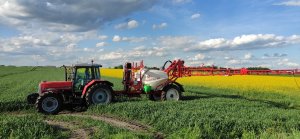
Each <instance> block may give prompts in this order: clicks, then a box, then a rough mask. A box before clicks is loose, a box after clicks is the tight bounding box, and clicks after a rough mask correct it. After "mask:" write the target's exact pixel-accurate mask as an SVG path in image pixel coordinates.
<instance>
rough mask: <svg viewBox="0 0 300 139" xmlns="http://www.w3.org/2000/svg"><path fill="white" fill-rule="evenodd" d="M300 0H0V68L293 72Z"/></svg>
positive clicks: (299, 33)
mask: <svg viewBox="0 0 300 139" xmlns="http://www.w3.org/2000/svg"><path fill="white" fill-rule="evenodd" d="M299 45H300V0H264V1H261V0H248V1H246V0H243V1H242V0H209V1H206V0H166V1H158V0H151V1H149V0H107V1H105V0H103V1H99V0H89V1H71V0H55V1H47V0H43V1H38V0H26V1H25V0H9V1H6V0H0V64H1V65H20V66H21V65H56V66H59V65H63V64H65V65H70V64H75V63H87V62H89V61H90V60H91V59H94V60H95V61H96V62H97V63H101V64H102V65H103V66H105V67H109V66H116V65H119V64H123V63H124V62H126V61H139V60H144V61H145V63H146V65H149V66H157V67H160V66H161V65H162V64H163V62H164V61H166V60H169V59H170V60H174V59H178V58H180V59H183V60H185V61H186V65H188V66H199V65H202V64H204V65H218V66H223V67H235V68H237V67H251V66H263V67H269V68H273V69H287V68H300V62H299V61H300V56H299V52H300V47H299Z"/></svg>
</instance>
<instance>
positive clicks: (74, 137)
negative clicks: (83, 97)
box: [45, 120, 93, 139]
mask: <svg viewBox="0 0 300 139" xmlns="http://www.w3.org/2000/svg"><path fill="white" fill-rule="evenodd" d="M45 122H46V123H47V124H48V125H50V126H53V127H56V128H59V129H62V130H66V131H70V132H71V135H70V139H87V138H89V135H90V134H91V133H92V131H93V129H90V128H89V129H74V125H75V126H76V125H78V124H77V123H75V122H61V121H53V120H45Z"/></svg>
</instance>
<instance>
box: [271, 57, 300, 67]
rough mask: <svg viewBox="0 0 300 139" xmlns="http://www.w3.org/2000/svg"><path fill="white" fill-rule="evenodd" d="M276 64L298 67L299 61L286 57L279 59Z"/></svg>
mask: <svg viewBox="0 0 300 139" xmlns="http://www.w3.org/2000/svg"><path fill="white" fill-rule="evenodd" d="M277 65H278V66H283V67H285V68H299V66H300V65H299V63H295V62H291V61H290V60H289V59H288V58H284V59H279V60H278V61H277Z"/></svg>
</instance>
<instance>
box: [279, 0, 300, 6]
mask: <svg viewBox="0 0 300 139" xmlns="http://www.w3.org/2000/svg"><path fill="white" fill-rule="evenodd" d="M274 5H284V6H300V0H288V1H285V2H281V3H277V4H274Z"/></svg>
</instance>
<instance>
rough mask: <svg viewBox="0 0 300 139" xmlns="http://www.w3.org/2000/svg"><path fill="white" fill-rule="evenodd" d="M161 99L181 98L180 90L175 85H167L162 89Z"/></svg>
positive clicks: (175, 99)
mask: <svg viewBox="0 0 300 139" xmlns="http://www.w3.org/2000/svg"><path fill="white" fill-rule="evenodd" d="M161 97H162V98H161V99H162V100H173V101H178V100H181V91H180V89H179V88H178V87H177V86H176V85H168V86H166V87H165V88H164V89H163V92H162V95H161Z"/></svg>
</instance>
